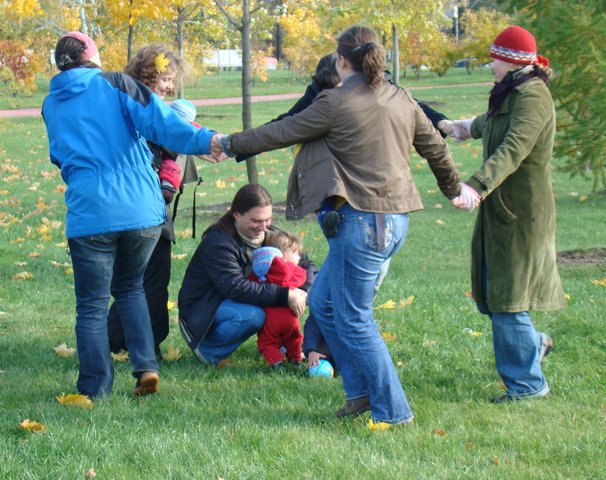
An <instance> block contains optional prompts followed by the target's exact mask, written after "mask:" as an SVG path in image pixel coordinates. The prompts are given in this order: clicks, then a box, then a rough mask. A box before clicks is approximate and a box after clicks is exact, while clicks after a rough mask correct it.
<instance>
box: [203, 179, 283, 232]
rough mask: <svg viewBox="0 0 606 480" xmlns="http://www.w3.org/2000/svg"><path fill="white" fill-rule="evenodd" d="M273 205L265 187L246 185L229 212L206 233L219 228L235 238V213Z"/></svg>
mask: <svg viewBox="0 0 606 480" xmlns="http://www.w3.org/2000/svg"><path fill="white" fill-rule="evenodd" d="M271 205H272V199H271V195H270V194H269V192H268V191H267V189H266V188H265V187H263V186H262V185H259V184H258V183H249V184H247V185H244V186H243V187H241V188H240V189H239V190H238V191H237V192H236V195H235V196H234V199H233V200H232V202H231V207H230V208H229V210H228V211H227V212H225V214H224V215H223V216H222V217H221V218H220V219H219V220H217V222H216V223H215V224H213V225H211V226H210V227H209V228H208V229H207V230H206V232H208V231H209V230H210V229H211V228H219V229H221V230H223V231H225V232H228V233H230V234H231V235H234V236H235V234H236V229H235V227H234V221H235V220H234V213H239V214H244V213H246V212H248V211H249V210H252V209H253V208H256V207H270V206H271ZM206 232H204V235H206ZM204 235H203V238H204Z"/></svg>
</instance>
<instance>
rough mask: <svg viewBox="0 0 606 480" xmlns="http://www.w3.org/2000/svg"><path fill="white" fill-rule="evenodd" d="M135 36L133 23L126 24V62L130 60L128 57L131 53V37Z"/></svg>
mask: <svg viewBox="0 0 606 480" xmlns="http://www.w3.org/2000/svg"><path fill="white" fill-rule="evenodd" d="M134 36H135V27H134V25H129V26H128V40H127V43H126V45H127V46H126V63H128V62H130V58H131V57H132V54H133V38H134Z"/></svg>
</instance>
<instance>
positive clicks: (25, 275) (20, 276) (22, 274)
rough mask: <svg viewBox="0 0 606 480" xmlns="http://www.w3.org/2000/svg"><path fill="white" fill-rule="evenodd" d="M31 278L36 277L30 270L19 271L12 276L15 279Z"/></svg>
mask: <svg viewBox="0 0 606 480" xmlns="http://www.w3.org/2000/svg"><path fill="white" fill-rule="evenodd" d="M30 278H34V276H33V275H32V274H31V273H29V272H19V273H15V274H14V275H13V276H12V279H13V280H29V279H30Z"/></svg>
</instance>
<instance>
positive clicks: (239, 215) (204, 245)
mask: <svg viewBox="0 0 606 480" xmlns="http://www.w3.org/2000/svg"><path fill="white" fill-rule="evenodd" d="M271 220H272V200H271V196H270V195H269V192H268V191H267V190H266V189H265V188H264V187H262V186H261V185H258V184H248V185H244V186H243V187H242V188H240V189H239V190H238V192H236V195H235V197H234V199H233V201H232V204H231V208H230V209H229V210H228V211H227V213H225V215H223V216H222V217H221V218H220V219H219V220H218V221H217V222H216V223H214V224H213V225H211V226H210V227H209V228H208V229H207V230H206V231H205V232H204V234H203V235H202V240H201V242H200V245H199V246H198V248H197V249H196V251H195V252H194V255H193V257H192V259H191V261H190V263H189V265H188V266H187V270H186V271H185V277H184V278H183V284H182V285H181V289H180V291H179V300H178V303H179V327H180V328H181V333H182V334H183V337H184V339H185V341H186V342H187V344H188V346H189V347H190V348H191V349H192V351H193V353H194V355H195V356H196V357H197V358H198V360H200V362H201V363H203V364H207V365H214V366H221V365H223V364H225V363H226V361H227V359H228V358H229V357H230V355H231V354H232V353H233V352H234V351H235V350H236V349H237V348H238V347H239V346H240V345H241V344H242V343H244V342H245V341H246V340H247V339H248V338H249V337H251V336H252V335H254V334H255V333H257V332H258V331H259V330H260V329H261V327H262V326H263V323H264V321H265V312H264V310H263V307H275V306H284V307H290V309H291V310H292V311H293V312H294V313H295V314H296V315H297V316H300V315H301V314H302V313H303V311H304V310H305V306H306V300H307V294H306V292H305V291H304V290H302V289H299V288H297V289H293V290H290V289H289V288H288V287H281V286H278V285H273V284H270V283H257V282H254V281H252V280H249V279H248V275H249V274H250V271H251V266H250V259H251V256H252V251H253V250H254V249H255V248H258V247H260V246H262V245H263V242H264V240H265V235H266V233H267V230H268V229H269V227H270V224H271ZM308 272H309V270H308ZM308 275H311V273H309V274H308Z"/></svg>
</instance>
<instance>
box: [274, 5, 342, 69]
mask: <svg viewBox="0 0 606 480" xmlns="http://www.w3.org/2000/svg"><path fill="white" fill-rule="evenodd" d="M327 6H328V1H327V0H310V1H308V2H305V3H303V2H298V1H290V2H288V3H285V5H284V10H283V13H282V15H281V16H280V27H281V29H282V32H283V39H282V53H283V55H284V57H285V58H286V60H287V61H288V62H289V64H290V67H291V69H292V71H293V72H294V73H295V74H296V75H297V76H298V77H299V78H301V79H306V78H308V76H309V75H310V74H311V73H312V72H313V71H314V69H315V67H316V65H317V63H318V60H319V58H320V57H322V56H323V55H325V54H327V53H328V52H330V51H331V50H334V48H335V46H334V38H332V35H331V34H330V30H329V29H328V28H326V24H325V22H323V21H322V19H323V18H324V15H326V13H327Z"/></svg>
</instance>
